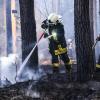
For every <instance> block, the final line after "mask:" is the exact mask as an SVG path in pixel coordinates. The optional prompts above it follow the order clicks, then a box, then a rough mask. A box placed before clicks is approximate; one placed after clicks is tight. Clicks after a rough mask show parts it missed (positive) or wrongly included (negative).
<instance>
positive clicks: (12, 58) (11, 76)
mask: <svg viewBox="0 0 100 100" xmlns="http://www.w3.org/2000/svg"><path fill="white" fill-rule="evenodd" d="M16 67H18V55H17V54H9V55H8V57H0V76H1V77H0V78H1V80H5V78H7V79H8V80H9V81H10V82H11V83H15V76H16Z"/></svg>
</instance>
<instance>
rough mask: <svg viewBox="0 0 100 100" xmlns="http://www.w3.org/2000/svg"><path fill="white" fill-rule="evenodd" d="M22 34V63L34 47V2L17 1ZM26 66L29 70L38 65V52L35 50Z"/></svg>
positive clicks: (32, 0)
mask: <svg viewBox="0 0 100 100" xmlns="http://www.w3.org/2000/svg"><path fill="white" fill-rule="evenodd" d="M19 3H20V15H21V33H22V61H24V60H25V58H26V57H27V55H28V54H29V53H30V51H31V50H32V48H33V47H34V45H35V43H36V41H37V39H36V23H35V17H34V16H35V15H34V0H19ZM27 65H28V66H29V67H31V68H33V66H34V67H35V66H37V65H38V50H37V48H36V49H35V51H34V53H33V54H32V55H31V57H30V59H29V61H28V63H27Z"/></svg>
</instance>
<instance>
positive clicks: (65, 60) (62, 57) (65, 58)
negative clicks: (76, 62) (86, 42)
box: [60, 53, 72, 80]
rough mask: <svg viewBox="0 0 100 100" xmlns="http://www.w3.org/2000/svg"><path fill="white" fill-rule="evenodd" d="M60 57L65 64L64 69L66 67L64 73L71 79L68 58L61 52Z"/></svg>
mask: <svg viewBox="0 0 100 100" xmlns="http://www.w3.org/2000/svg"><path fill="white" fill-rule="evenodd" d="M60 57H61V59H62V60H63V62H64V64H65V69H66V73H67V74H68V79H69V80H71V73H72V72H71V71H72V68H71V62H70V59H69V57H68V55H67V53H64V54H61V55H60Z"/></svg>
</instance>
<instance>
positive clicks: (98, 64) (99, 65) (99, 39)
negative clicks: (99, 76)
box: [95, 35, 100, 68]
mask: <svg viewBox="0 0 100 100" xmlns="http://www.w3.org/2000/svg"><path fill="white" fill-rule="evenodd" d="M98 41H100V35H99V36H97V38H96V43H97V42H98ZM96 43H95V44H96ZM96 67H97V68H100V54H99V59H98V62H97V64H96Z"/></svg>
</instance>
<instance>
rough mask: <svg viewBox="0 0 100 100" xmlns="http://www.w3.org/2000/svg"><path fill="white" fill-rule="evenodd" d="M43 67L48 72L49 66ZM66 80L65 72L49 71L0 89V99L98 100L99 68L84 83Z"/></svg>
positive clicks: (99, 94)
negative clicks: (38, 76)
mask: <svg viewBox="0 0 100 100" xmlns="http://www.w3.org/2000/svg"><path fill="white" fill-rule="evenodd" d="M46 67H47V66H44V67H43V69H44V70H45V71H46V72H47V73H48V72H49V71H50V69H49V67H48V69H47V68H46ZM75 73H76V72H75V70H74V71H73V74H72V75H73V81H68V79H67V75H66V74H65V73H60V74H58V75H54V74H52V73H51V72H50V73H49V74H46V75H43V76H42V77H41V78H40V79H39V80H35V81H34V80H29V81H25V82H19V83H16V84H14V85H11V86H8V87H5V88H1V89H0V100H100V70H97V71H96V73H95V75H94V79H93V80H90V81H88V82H86V83H79V82H77V81H76V78H75V77H76V75H75Z"/></svg>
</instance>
